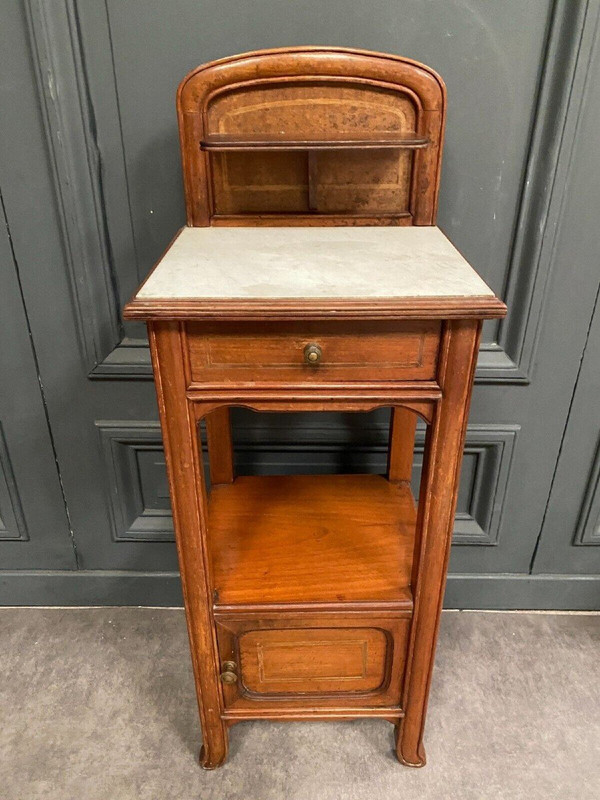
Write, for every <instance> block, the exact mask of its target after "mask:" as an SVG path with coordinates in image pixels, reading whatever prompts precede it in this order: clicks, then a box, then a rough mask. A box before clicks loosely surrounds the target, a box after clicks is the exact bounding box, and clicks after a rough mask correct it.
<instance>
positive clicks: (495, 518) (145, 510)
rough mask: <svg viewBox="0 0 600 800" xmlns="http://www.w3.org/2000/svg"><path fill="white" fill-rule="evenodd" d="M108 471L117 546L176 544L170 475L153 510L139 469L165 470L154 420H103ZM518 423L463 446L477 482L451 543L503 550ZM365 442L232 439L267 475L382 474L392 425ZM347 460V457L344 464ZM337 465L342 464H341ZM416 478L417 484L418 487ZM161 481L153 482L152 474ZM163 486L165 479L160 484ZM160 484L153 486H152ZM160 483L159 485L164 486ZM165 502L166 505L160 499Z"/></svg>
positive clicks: (473, 431)
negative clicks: (144, 461) (148, 463)
mask: <svg viewBox="0 0 600 800" xmlns="http://www.w3.org/2000/svg"><path fill="white" fill-rule="evenodd" d="M96 428H97V430H98V433H99V436H100V446H101V449H102V454H103V460H104V466H105V481H106V495H107V502H108V507H109V509H110V515H111V528H112V537H113V541H115V542H165V541H173V539H174V535H173V522H172V518H171V514H170V511H169V509H168V504H169V500H168V490H167V484H166V475H165V478H164V484H163V489H162V490H161V491H162V493H161V494H160V496H159V497H158V502H157V501H156V499H155V502H153V503H152V504H151V505H150V507H148V506H147V504H146V502H145V498H148V497H153V495H154V494H155V492H154V491H153V486H145V485H144V479H143V477H142V474H141V471H140V454H142V453H143V454H154V457H155V458H158V459H159V461H157V462H155V464H154V467H157V466H158V467H159V469H160V468H164V456H163V455H162V438H161V431H160V424H159V423H158V422H154V421H149V422H142V421H131V422H127V421H122V420H113V421H111V420H98V421H96ZM519 429H520V426H519V425H475V424H473V425H470V426H469V427H468V428H467V435H466V443H465V448H464V454H465V460H466V459H469V458H473V459H474V461H475V464H474V467H473V470H472V475H473V479H472V484H471V485H470V486H469V487H468V502H467V508H466V509H464V510H461V511H459V512H458V513H457V514H456V517H455V525H454V537H453V544H454V545H470V546H473V545H475V546H481V545H483V546H490V545H491V546H495V545H497V544H498V541H499V536H500V529H501V522H502V510H503V508H504V501H505V497H506V492H507V488H508V481H509V476H510V467H511V462H512V456H513V451H514V446H515V442H516V438H517V434H518V431H519ZM361 436H364V439H363V441H362V442H361V443H352V444H349V443H348V442H342V441H340V434H339V428H337V427H335V426H324V427H312V426H303V427H302V429H295V430H294V440H291V439H290V429H289V427H286V428H279V429H276V428H273V427H270V428H269V429H268V431H263V433H262V435H261V434H260V432H259V430H258V429H255V430H254V431H253V432H249V431H243V430H241V431H239V435H236V437H235V443H236V447H235V449H236V463H237V464H238V466H239V467H241V468H242V469H244V468H245V469H248V467H250V469H251V471H252V472H257V473H258V474H261V473H262V474H267V473H269V471H271V473H272V472H273V471H275V472H280V473H282V474H290V473H294V472H298V471H300V472H302V471H309V472H310V471H313V472H315V471H319V469H327V468H331V467H332V466H336V467H338V468H339V467H341V469H346V470H349V471H355V472H356V471H362V470H370V471H379V472H384V471H385V468H386V461H387V447H388V445H387V436H388V426H387V425H385V424H381V423H375V424H372V425H369V426H367V427H366V428H365V429H363V430H362V431H361ZM423 443H424V431H422V430H419V431H417V437H416V446H415V467H416V470H417V471H418V469H420V460H421V457H422V454H423ZM346 459H349V461H347V460H346ZM340 460H341V461H342V463H341V464H340ZM416 476H417V472H415V478H416V480H415V483H416V485H418V477H416ZM154 479H155V482H156V476H154ZM159 480H160V479H159ZM155 485H156V484H155ZM159 485H160V483H159ZM161 500H163V501H164V505H163V507H161V506H160V501H161Z"/></svg>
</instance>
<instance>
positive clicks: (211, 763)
mask: <svg viewBox="0 0 600 800" xmlns="http://www.w3.org/2000/svg"><path fill="white" fill-rule="evenodd" d="M226 758H227V753H223V754H222V755H221V756H220V757H218V758H215V757H214V756H212V755H211V754H210V753H207V750H206V748H205V747H204V745H202V747H201V748H200V766H201V767H202V769H217V767H220V766H222V765H223V764H224V763H225V760H226Z"/></svg>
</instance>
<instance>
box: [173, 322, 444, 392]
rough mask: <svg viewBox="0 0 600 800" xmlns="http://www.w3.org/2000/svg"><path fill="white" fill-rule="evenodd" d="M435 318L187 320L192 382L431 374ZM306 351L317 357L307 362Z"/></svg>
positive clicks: (409, 377)
mask: <svg viewBox="0 0 600 800" xmlns="http://www.w3.org/2000/svg"><path fill="white" fill-rule="evenodd" d="M440 327H441V326H440V322H438V321H437V320H433V321H429V320H416V321H414V322H403V323H393V324H391V323H379V324H366V323H357V324H356V325H353V326H352V327H348V324H347V323H346V324H345V325H343V326H342V325H341V324H339V323H329V324H327V323H321V324H318V325H317V324H309V323H305V324H304V325H300V324H297V325H286V326H282V325H273V324H272V323H268V324H267V323H265V324H264V325H263V326H261V327H260V328H258V327H257V326H253V327H250V326H247V327H244V326H234V327H233V326H232V327H230V326H226V325H223V326H203V325H201V324H195V323H189V324H188V326H187V334H188V351H189V358H190V368H191V375H192V381H194V382H208V383H213V382H219V383H227V382H255V381H299V380H300V381H306V380H308V381H314V382H319V381H326V382H335V381H386V380H427V379H432V378H434V377H435V373H436V363H437V355H438V348H439V338H440ZM311 358H313V359H315V360H314V361H312V362H311V360H310V359H311Z"/></svg>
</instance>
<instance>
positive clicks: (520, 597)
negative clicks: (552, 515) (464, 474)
mask: <svg viewBox="0 0 600 800" xmlns="http://www.w3.org/2000/svg"><path fill="white" fill-rule="evenodd" d="M0 605H2V606H41V605H43V606H113V605H120V606H181V605H182V595H181V584H180V582H179V574H178V573H177V572H124V571H100V570H95V571H85V570H81V571H72V572H71V571H60V572H50V571H44V570H14V571H4V572H0ZM444 607H445V608H464V609H555V610H566V611H592V610H599V609H600V575H515V574H487V575H456V574H455V575H450V576H449V577H448V586H447V589H446V597H445V601H444Z"/></svg>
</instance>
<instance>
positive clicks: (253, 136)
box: [200, 131, 429, 151]
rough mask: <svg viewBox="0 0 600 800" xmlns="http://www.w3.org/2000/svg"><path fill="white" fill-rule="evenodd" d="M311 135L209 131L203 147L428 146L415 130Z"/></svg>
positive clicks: (288, 148)
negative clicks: (367, 135) (334, 136)
mask: <svg viewBox="0 0 600 800" xmlns="http://www.w3.org/2000/svg"><path fill="white" fill-rule="evenodd" d="M311 135H312V138H311V139H291V138H290V137H289V135H282V134H281V133H280V132H278V131H273V132H272V133H270V134H264V133H262V134H261V133H254V132H251V131H248V132H246V133H243V134H228V133H209V134H208V135H207V136H206V137H205V138H204V140H203V141H202V142H201V143H200V146H201V147H202V149H203V150H231V151H233V150H244V151H245V150H372V149H373V148H375V149H378V150H381V149H387V148H390V149H393V150H397V149H398V148H400V147H406V148H413V149H416V148H420V147H427V145H428V144H429V140H428V139H424V138H423V137H420V136H417V135H416V134H415V133H414V132H413V131H407V132H404V133H403V134H402V135H401V136H399V135H398V134H397V133H393V132H392V131H381V132H380V133H378V135H377V137H373V138H372V139H368V138H365V134H361V133H358V132H353V131H347V132H344V137H343V138H337V139H326V138H324V137H323V135H322V132H321V131H313V132H312V134H311Z"/></svg>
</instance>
